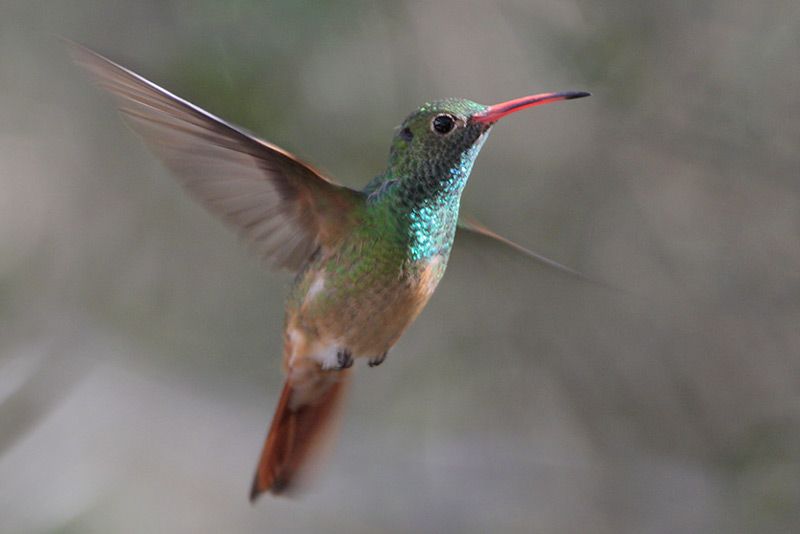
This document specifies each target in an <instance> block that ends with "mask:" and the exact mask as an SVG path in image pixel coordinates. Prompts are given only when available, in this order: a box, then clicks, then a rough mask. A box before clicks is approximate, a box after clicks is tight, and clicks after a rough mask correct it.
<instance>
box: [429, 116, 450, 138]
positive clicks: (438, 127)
mask: <svg viewBox="0 0 800 534" xmlns="http://www.w3.org/2000/svg"><path fill="white" fill-rule="evenodd" d="M455 125H456V119H455V118H454V117H453V116H452V115H447V114H443V115H436V117H434V118H433V121H432V122H431V128H433V131H434V132H436V133H438V134H441V135H445V134H448V133H450V132H451V131H452V130H453V128H454V127H455Z"/></svg>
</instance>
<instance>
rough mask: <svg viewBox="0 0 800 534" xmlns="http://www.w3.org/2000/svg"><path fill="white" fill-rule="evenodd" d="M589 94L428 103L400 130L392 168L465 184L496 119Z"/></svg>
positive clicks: (412, 175) (392, 153)
mask: <svg viewBox="0 0 800 534" xmlns="http://www.w3.org/2000/svg"><path fill="white" fill-rule="evenodd" d="M584 96H589V93H585V92H575V91H570V92H562V93H542V94H537V95H531V96H525V97H522V98H517V99H515V100H509V101H508V102H502V103H500V104H495V105H493V106H485V105H482V104H478V103H476V102H472V101H471V100H465V99H462V98H448V99H445V100H437V101H435V102H429V103H427V104H425V105H423V106H422V107H420V108H419V109H417V110H416V111H415V112H413V113H412V114H411V115H409V116H408V117H407V118H406V120H405V121H403V124H402V125H400V127H399V128H398V129H397V132H396V133H395V136H394V139H393V140H392V148H391V151H390V156H389V165H390V168H391V169H392V171H393V173H394V174H395V175H396V176H402V177H406V178H410V179H425V180H432V179H440V180H444V181H452V180H454V179H455V181H456V182H460V186H461V187H463V184H464V182H465V181H466V178H467V177H468V176H469V173H470V170H471V169H472V164H473V163H474V161H475V158H476V157H477V155H478V152H479V151H480V149H481V146H482V145H483V142H484V141H485V140H486V136H487V134H488V133H489V130H490V129H491V128H492V126H493V125H494V123H495V122H497V121H498V120H500V119H501V118H503V117H505V116H506V115H509V114H511V113H514V112H516V111H520V110H523V109H526V108H529V107H533V106H538V105H541V104H548V103H550V102H558V101H560V100H571V99H574V98H581V97H584ZM454 185H456V184H454Z"/></svg>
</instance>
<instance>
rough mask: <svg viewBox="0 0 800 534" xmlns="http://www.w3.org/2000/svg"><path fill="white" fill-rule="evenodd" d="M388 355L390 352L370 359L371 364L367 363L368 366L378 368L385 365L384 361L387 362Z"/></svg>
mask: <svg viewBox="0 0 800 534" xmlns="http://www.w3.org/2000/svg"><path fill="white" fill-rule="evenodd" d="M387 354H389V353H388V352H384V353H383V354H381V355H380V356H377V357H375V358H370V359H369V362H367V365H369V366H370V367H377V366H379V365H380V364H382V363H383V360H385V359H386V355H387Z"/></svg>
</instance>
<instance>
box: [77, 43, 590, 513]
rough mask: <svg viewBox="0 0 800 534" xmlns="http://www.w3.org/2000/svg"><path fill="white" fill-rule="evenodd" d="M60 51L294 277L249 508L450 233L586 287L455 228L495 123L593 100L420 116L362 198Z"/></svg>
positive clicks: (293, 463) (322, 431)
mask: <svg viewBox="0 0 800 534" xmlns="http://www.w3.org/2000/svg"><path fill="white" fill-rule="evenodd" d="M68 46H69V48H70V50H71V53H72V56H73V58H74V59H75V61H76V63H78V64H79V65H80V66H82V67H84V68H85V69H86V70H87V71H88V72H89V73H90V74H91V75H92V76H93V77H94V79H95V81H96V82H97V83H98V85H100V86H101V87H103V88H105V89H106V90H108V91H109V92H110V93H111V94H112V95H113V96H114V97H115V98H116V102H117V104H118V107H119V110H120V111H121V113H122V114H123V116H124V117H125V118H126V119H127V122H128V123H129V124H130V125H131V127H132V128H133V130H134V131H136V132H137V133H138V134H139V135H141V137H142V138H143V139H144V141H145V142H146V143H147V144H148V145H149V147H150V148H151V149H152V150H153V151H154V152H155V153H156V154H157V155H158V156H159V157H160V158H161V159H162V160H163V162H164V163H165V164H166V166H167V167H168V168H169V169H171V170H172V171H173V173H174V174H175V176H176V177H177V178H178V179H179V180H180V182H181V183H182V185H183V186H184V187H185V188H186V190H187V191H188V192H189V193H190V194H191V195H192V196H193V197H194V198H195V199H196V200H198V201H200V203H202V204H203V205H205V206H206V207H207V208H208V209H209V210H210V211H211V212H213V213H215V214H217V215H218V216H220V217H221V218H222V219H224V220H225V221H226V222H227V223H229V224H230V225H231V226H233V227H234V228H236V229H238V230H239V231H240V232H241V233H242V234H243V235H244V236H245V238H246V239H247V240H248V241H250V243H251V244H252V246H253V247H254V248H255V250H256V251H257V252H258V253H259V254H260V256H262V257H263V258H264V259H265V260H267V262H268V263H269V264H271V265H272V266H273V267H277V268H284V269H288V270H290V271H294V272H296V273H297V276H296V278H295V280H294V284H293V285H292V288H291V290H290V294H289V298H288V300H287V303H286V319H285V324H284V334H283V370H284V372H285V374H286V382H285V385H284V387H283V392H282V393H281V396H280V400H279V401H278V407H277V409H276V411H275V415H274V417H273V419H272V424H271V426H270V428H269V431H268V434H267V438H266V443H265V444H264V448H263V452H262V453H261V456H260V460H259V463H258V467H257V470H256V473H255V479H254V481H253V485H252V490H251V493H250V499H251V500H255V498H256V497H257V496H258V495H259V494H261V493H262V492H265V491H269V492H271V493H273V494H279V493H282V492H285V491H287V490H289V489H290V488H291V487H292V485H293V484H294V483H296V481H297V478H298V475H299V474H300V471H301V469H302V468H303V466H304V465H305V464H307V463H308V461H309V459H310V458H311V457H312V456H313V455H314V453H315V452H317V451H318V450H319V449H320V448H321V445H322V443H323V441H324V439H323V438H324V437H325V436H326V434H328V433H330V430H331V426H332V423H333V421H334V419H335V414H336V413H337V412H338V408H339V405H340V404H341V400H342V393H343V389H344V387H345V385H346V383H347V380H348V376H349V369H350V367H351V366H352V365H353V362H354V360H355V359H357V358H364V359H366V360H367V362H368V364H369V366H370V367H374V366H376V365H380V364H381V363H382V362H383V361H384V360H385V359H386V355H387V353H388V352H389V349H391V348H392V346H393V345H394V344H395V343H396V342H397V340H398V338H399V337H400V335H401V334H402V333H403V331H404V330H405V329H406V328H407V327H408V326H409V325H410V324H411V322H413V321H414V319H415V318H416V317H417V315H418V314H419V313H420V311H422V308H423V307H424V306H425V304H426V303H427V302H428V299H430V297H431V295H432V294H433V292H434V290H435V289H436V286H437V284H438V283H439V280H441V278H442V275H443V274H444V271H445V267H446V266H447V260H448V257H449V256H450V250H451V247H452V245H453V239H454V237H455V234H456V229H457V227H459V226H460V227H461V228H462V229H463V230H465V231H468V232H474V233H478V234H481V235H483V236H486V237H489V238H492V239H496V240H498V241H500V242H502V243H504V244H506V245H509V246H511V247H512V248H514V249H515V250H517V251H519V252H522V253H524V254H526V255H528V256H530V257H532V258H534V259H536V260H537V261H540V262H542V263H545V264H546V265H548V266H550V267H554V268H556V269H559V270H561V271H564V272H566V273H568V274H571V275H574V276H578V277H581V275H580V273H577V272H576V271H573V270H572V269H569V268H567V267H564V266H563V265H560V264H558V263H556V262H554V261H552V260H549V259H547V258H544V257H543V256H540V255H538V254H536V253H534V252H532V251H530V250H528V249H525V248H524V247H522V246H520V245H517V244H516V243H513V242H511V241H510V240H508V239H505V238H503V237H501V236H499V235H497V234H496V233H494V232H492V231H491V230H489V229H488V228H486V227H484V226H482V225H480V224H478V223H475V222H470V223H463V222H462V224H461V225H459V202H460V199H461V193H462V191H463V190H464V186H465V185H466V183H467V178H468V177H469V175H470V171H471V170H472V165H473V163H474V162H475V158H476V157H477V155H478V152H479V151H480V149H481V147H482V146H483V143H484V142H485V141H486V137H487V135H488V134H489V131H490V130H491V128H492V126H493V125H494V124H495V123H496V122H497V121H498V120H499V119H501V118H502V117H505V116H506V115H508V114H510V113H514V112H517V111H520V110H523V109H526V108H530V107H533V106H538V105H541V104H547V103H551V102H558V101H560V100H571V99H575V98H581V97H585V96H589V93H586V92H561V93H542V94H536V95H531V96H525V97H522V98H518V99H515V100H510V101H508V102H503V103H501V104H495V105H493V106H484V105H481V104H477V103H475V102H471V101H469V100H464V99H458V98H449V99H445V100H438V101H435V102H430V103H427V104H425V105H423V106H422V107H420V108H419V109H417V110H416V111H414V112H413V113H412V114H411V115H409V116H408V117H407V118H406V119H405V120H404V121H403V123H402V125H401V126H400V127H399V128H398V129H397V131H396V133H395V134H394V137H393V138H392V141H391V146H390V150H389V161H388V165H387V167H386V170H385V171H384V172H383V173H382V174H380V175H378V176H376V177H375V178H374V179H372V181H370V182H369V183H368V184H367V185H366V187H365V188H364V189H363V190H361V191H356V190H353V189H349V188H347V187H343V186H341V185H337V184H336V183H334V182H333V181H332V180H330V179H329V178H327V177H326V176H324V175H323V174H322V173H321V172H320V171H318V170H316V169H314V168H313V167H311V166H310V165H308V164H306V163H304V162H302V161H301V160H299V159H298V158H297V157H295V156H294V155H292V154H290V153H289V152H287V151H285V150H283V149H281V148H279V147H277V146H275V145H273V144H271V143H268V142H266V141H262V140H261V139H258V138H257V137H255V136H253V135H251V134H250V133H248V132H246V131H245V130H243V129H242V128H239V127H237V126H234V125H232V124H229V123H227V122H225V121H223V120H221V119H219V118H217V117H215V116H214V115H212V114H210V113H208V112H206V111H204V110H202V109H200V108H199V107H197V106H195V105H193V104H191V103H189V102H187V101H185V100H183V99H181V98H179V97H177V96H175V95H173V94H172V93H170V92H168V91H166V90H164V89H162V88H161V87H159V86H157V85H156V84H154V83H152V82H150V81H148V80H146V79H145V78H143V77H141V76H139V75H138V74H135V73H134V72H132V71H130V70H128V69H126V68H125V67H122V66H120V65H118V64H116V63H114V62H112V61H110V60H108V59H106V58H105V57H103V56H101V55H99V54H97V53H95V52H93V51H91V50H89V49H87V48H84V47H82V46H80V45H76V44H68Z"/></svg>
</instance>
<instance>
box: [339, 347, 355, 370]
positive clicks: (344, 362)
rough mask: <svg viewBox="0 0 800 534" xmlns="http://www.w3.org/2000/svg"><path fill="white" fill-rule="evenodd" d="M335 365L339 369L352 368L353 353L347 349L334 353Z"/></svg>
mask: <svg viewBox="0 0 800 534" xmlns="http://www.w3.org/2000/svg"><path fill="white" fill-rule="evenodd" d="M336 363H337V364H338V365H339V369H347V368H348V367H352V366H353V353H352V352H350V351H349V350H347V349H342V350H340V351H338V352H337V353H336Z"/></svg>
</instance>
